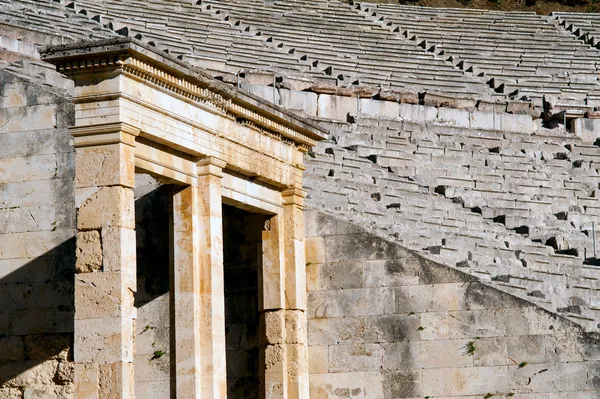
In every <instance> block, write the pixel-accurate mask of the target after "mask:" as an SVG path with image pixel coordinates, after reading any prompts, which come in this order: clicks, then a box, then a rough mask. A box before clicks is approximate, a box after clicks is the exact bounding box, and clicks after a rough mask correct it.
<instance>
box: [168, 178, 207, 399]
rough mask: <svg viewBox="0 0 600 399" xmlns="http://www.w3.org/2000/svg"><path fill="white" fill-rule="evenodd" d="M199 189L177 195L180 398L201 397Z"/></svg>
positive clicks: (175, 253) (175, 246) (175, 235)
mask: <svg viewBox="0 0 600 399" xmlns="http://www.w3.org/2000/svg"><path fill="white" fill-rule="evenodd" d="M198 197H199V194H198V186H196V185H192V186H186V187H176V188H175V191H174V193H173V263H174V264H173V298H174V313H175V314H174V321H175V370H176V381H175V384H176V387H175V392H176V397H178V398H200V395H201V379H200V369H201V363H200V359H201V349H200V344H201V341H200V334H199V331H200V328H201V322H200V260H201V259H200V247H201V245H202V243H201V242H200V217H199V209H198V208H199V198H198Z"/></svg>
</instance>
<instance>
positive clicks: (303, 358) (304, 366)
mask: <svg viewBox="0 0 600 399" xmlns="http://www.w3.org/2000/svg"><path fill="white" fill-rule="evenodd" d="M286 355H287V356H286V359H287V372H288V374H289V375H295V376H298V375H303V374H307V373H308V350H307V346H306V345H304V344H287V345H286Z"/></svg>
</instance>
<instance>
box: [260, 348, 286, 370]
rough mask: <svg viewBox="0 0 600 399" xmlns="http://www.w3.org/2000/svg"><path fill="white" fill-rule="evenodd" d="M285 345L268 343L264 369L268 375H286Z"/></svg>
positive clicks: (265, 349) (265, 350) (265, 351)
mask: <svg viewBox="0 0 600 399" xmlns="http://www.w3.org/2000/svg"><path fill="white" fill-rule="evenodd" d="M285 355H286V351H285V346H284V345H267V346H265V347H264V359H263V361H264V370H265V375H267V376H274V377H276V376H281V375H285V373H284V370H285V357H286V356H285Z"/></svg>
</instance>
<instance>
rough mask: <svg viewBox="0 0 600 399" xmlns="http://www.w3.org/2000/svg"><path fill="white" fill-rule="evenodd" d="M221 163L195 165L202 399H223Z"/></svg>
mask: <svg viewBox="0 0 600 399" xmlns="http://www.w3.org/2000/svg"><path fill="white" fill-rule="evenodd" d="M224 167H225V162H223V161H221V160H219V159H216V158H212V157H209V158H205V159H204V160H202V161H200V162H199V163H198V217H199V228H198V230H199V238H198V240H199V241H198V242H199V245H200V251H199V252H200V257H199V267H200V343H201V347H200V352H201V366H202V369H201V384H202V398H203V399H225V398H226V397H227V374H226V368H225V362H226V348H225V291H224V281H223V220H222V203H221V191H222V186H221V178H222V177H223V173H222V170H223V168H224Z"/></svg>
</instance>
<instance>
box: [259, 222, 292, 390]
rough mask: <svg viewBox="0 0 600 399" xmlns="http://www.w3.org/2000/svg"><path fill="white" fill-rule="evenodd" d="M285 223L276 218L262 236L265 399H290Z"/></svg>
mask: <svg viewBox="0 0 600 399" xmlns="http://www.w3.org/2000/svg"><path fill="white" fill-rule="evenodd" d="M282 222H283V218H282V216H281V215H275V216H273V217H271V218H270V219H268V220H267V221H266V223H265V229H264V231H263V232H262V246H263V265H262V273H260V276H261V291H262V295H261V297H260V301H259V309H260V311H261V315H260V318H261V320H260V323H261V339H260V348H261V354H260V371H261V372H260V375H261V392H260V397H261V398H265V399H282V398H287V362H286V358H287V354H286V347H285V310H284V307H285V292H284V288H285V275H284V268H283V267H284V263H283V261H284V259H283V236H284V234H283V223H282Z"/></svg>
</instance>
